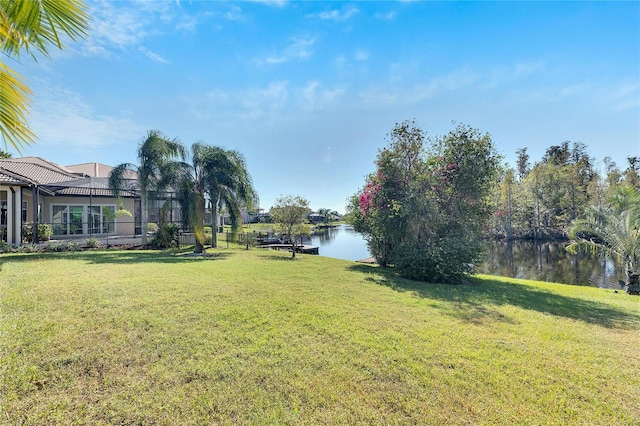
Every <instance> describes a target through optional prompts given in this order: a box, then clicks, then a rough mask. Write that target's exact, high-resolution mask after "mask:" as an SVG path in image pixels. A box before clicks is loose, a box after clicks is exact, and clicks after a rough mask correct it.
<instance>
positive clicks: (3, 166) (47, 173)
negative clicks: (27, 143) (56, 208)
mask: <svg viewBox="0 0 640 426" xmlns="http://www.w3.org/2000/svg"><path fill="white" fill-rule="evenodd" d="M31 158H38V157H31ZM22 160H23V159H13V158H9V159H2V160H0V173H2V171H3V170H4V171H6V172H8V173H3V174H5V175H9V176H10V175H13V177H14V178H16V177H17V178H18V179H24V181H25V182H24V183H29V182H33V183H36V184H39V185H43V184H47V183H53V182H62V181H72V180H75V179H78V177H77V176H75V175H73V174H71V173H69V172H67V171H65V170H64V169H62V168H57V167H54V166H51V164H53V163H46V162H44V160H42V159H40V160H42V162H40V161H36V162H34V163H29V162H25V161H22Z"/></svg>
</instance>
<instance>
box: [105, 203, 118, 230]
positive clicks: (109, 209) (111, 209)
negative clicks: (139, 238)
mask: <svg viewBox="0 0 640 426" xmlns="http://www.w3.org/2000/svg"><path fill="white" fill-rule="evenodd" d="M105 213H106V214H105ZM115 214H116V207H115V206H102V233H103V234H106V233H107V232H108V233H109V234H112V233H114V232H115V230H116V222H115V219H111V220H109V216H110V217H112V218H113V217H114V216H115Z"/></svg>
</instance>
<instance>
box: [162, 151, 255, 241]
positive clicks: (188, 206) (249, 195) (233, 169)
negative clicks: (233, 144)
mask: <svg viewBox="0 0 640 426" xmlns="http://www.w3.org/2000/svg"><path fill="white" fill-rule="evenodd" d="M191 151H192V162H191V164H186V163H182V164H174V166H173V167H175V168H176V169H175V171H174V173H173V174H174V176H175V177H174V184H175V188H176V197H177V198H178V202H179V203H180V207H181V209H182V218H183V222H185V224H188V225H189V226H190V227H191V228H192V229H193V232H194V235H195V239H196V244H195V249H194V252H195V253H202V252H203V251H204V238H205V237H204V216H205V207H206V203H207V201H208V202H209V203H210V205H211V207H212V216H213V218H214V219H213V220H214V224H213V227H212V228H213V229H212V241H211V245H212V246H213V247H216V246H217V235H216V233H217V229H216V228H217V226H218V220H217V218H218V212H219V211H220V209H224V210H225V211H226V212H227V213H228V214H229V218H230V219H231V229H232V232H234V233H235V232H237V230H238V228H239V226H240V224H241V223H242V214H241V209H242V208H246V209H249V210H250V209H252V208H253V207H254V206H255V205H257V203H258V196H257V192H256V190H255V189H254V187H253V183H252V182H251V176H250V175H249V172H248V171H247V166H246V163H245V160H244V157H243V156H242V154H240V153H239V152H237V151H233V150H225V149H223V148H220V147H217V146H209V145H205V144H203V143H195V144H193V145H192V147H191Z"/></svg>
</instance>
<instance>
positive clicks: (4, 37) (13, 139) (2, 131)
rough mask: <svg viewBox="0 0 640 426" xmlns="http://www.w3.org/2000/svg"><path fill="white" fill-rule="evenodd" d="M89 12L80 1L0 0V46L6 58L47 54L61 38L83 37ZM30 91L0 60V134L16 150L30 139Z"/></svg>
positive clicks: (81, 0) (33, 138)
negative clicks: (28, 118) (28, 117)
mask: <svg viewBox="0 0 640 426" xmlns="http://www.w3.org/2000/svg"><path fill="white" fill-rule="evenodd" d="M88 22H89V15H88V13H87V7H86V5H85V3H84V1H83V0H67V1H58V0H39V1H35V0H33V1H23V0H0V49H1V50H2V53H3V54H4V55H6V56H7V57H9V58H13V59H19V58H20V56H21V54H22V53H23V52H24V53H27V54H29V55H30V56H31V57H32V58H33V60H37V58H36V54H37V53H39V54H41V55H44V56H45V57H48V56H49V48H50V47H51V46H54V47H57V48H58V49H62V48H63V47H64V45H63V44H62V41H61V40H62V39H63V37H65V36H66V37H68V38H69V39H71V40H76V39H78V38H84V37H86V36H87V33H88ZM30 98H31V90H30V89H29V87H28V86H27V84H26V83H25V80H24V78H23V77H22V76H21V75H20V74H18V73H17V72H15V71H14V70H13V69H12V68H10V67H9V66H8V65H7V64H6V62H5V61H0V135H2V140H3V141H4V144H5V147H7V146H12V147H13V148H14V149H16V150H18V151H19V150H20V147H21V146H23V145H28V144H30V143H32V142H34V140H35V138H36V135H35V134H34V133H33V131H32V130H31V129H30V128H29V124H28V122H27V114H28V110H29V107H30V105H31V99H30Z"/></svg>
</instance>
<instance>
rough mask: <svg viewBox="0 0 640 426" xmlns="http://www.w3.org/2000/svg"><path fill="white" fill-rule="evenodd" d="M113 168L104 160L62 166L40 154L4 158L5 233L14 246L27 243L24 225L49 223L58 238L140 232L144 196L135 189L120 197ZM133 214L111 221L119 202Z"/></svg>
mask: <svg viewBox="0 0 640 426" xmlns="http://www.w3.org/2000/svg"><path fill="white" fill-rule="evenodd" d="M111 169H112V167H110V166H107V165H104V164H99V163H86V164H78V165H74V166H66V167H65V166H60V165H58V164H56V163H53V162H51V161H47V160H45V159H43V158H40V157H23V158H8V159H0V233H2V240H4V241H6V242H7V243H9V244H14V245H18V244H21V243H22V239H23V226H25V225H34V226H33V228H34V239H36V240H37V225H38V224H44V223H46V224H49V225H51V227H52V229H53V235H54V238H55V237H71V236H75V237H85V238H88V237H94V236H101V235H105V234H107V231H108V232H109V234H119V235H134V234H139V233H140V231H141V229H140V223H141V221H140V218H141V215H140V211H141V209H140V197H139V195H138V193H137V191H136V186H135V176H132V181H131V189H130V190H128V191H124V192H123V193H121V194H120V199H118V198H116V197H114V195H113V192H112V191H111V190H110V189H109V187H108V176H109V173H110V172H111ZM120 202H124V208H125V209H127V210H129V211H130V212H132V213H133V218H130V217H124V216H123V217H119V218H117V219H116V220H111V221H110V220H108V219H107V216H106V215H105V213H106V212H108V211H111V212H115V210H116V209H117V208H118V207H119V203H120Z"/></svg>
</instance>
